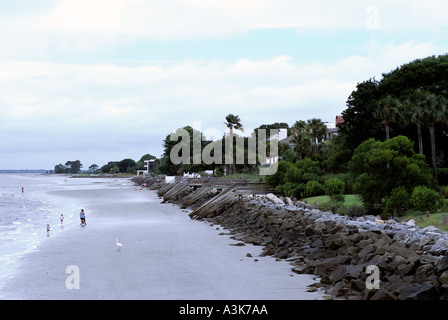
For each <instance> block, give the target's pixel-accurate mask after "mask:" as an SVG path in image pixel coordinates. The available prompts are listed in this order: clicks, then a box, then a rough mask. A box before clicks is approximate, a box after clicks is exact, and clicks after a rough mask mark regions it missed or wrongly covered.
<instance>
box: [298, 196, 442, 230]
mask: <svg viewBox="0 0 448 320" xmlns="http://www.w3.org/2000/svg"><path fill="white" fill-rule="evenodd" d="M305 200H306V201H307V202H308V204H311V205H312V204H314V202H316V203H317V207H318V208H320V209H327V208H328V203H329V202H330V197H329V196H315V197H309V198H305V199H303V201H305ZM344 207H345V208H350V207H352V208H353V207H362V201H361V198H360V197H359V195H357V194H346V195H344ZM345 213H346V212H343V214H345ZM442 215H448V212H436V213H431V215H430V217H429V218H426V216H425V214H424V212H422V211H418V210H412V209H409V210H406V211H404V212H403V213H402V215H401V216H400V218H401V219H403V221H409V220H411V219H414V220H415V224H416V225H418V226H419V227H420V228H425V227H428V226H434V227H436V228H439V229H440V230H442V231H448V226H442Z"/></svg>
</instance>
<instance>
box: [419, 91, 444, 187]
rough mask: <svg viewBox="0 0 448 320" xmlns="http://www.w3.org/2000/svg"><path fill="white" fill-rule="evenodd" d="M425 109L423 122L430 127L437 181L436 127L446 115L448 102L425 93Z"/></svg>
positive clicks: (432, 158)
mask: <svg viewBox="0 0 448 320" xmlns="http://www.w3.org/2000/svg"><path fill="white" fill-rule="evenodd" d="M423 97H424V100H423V104H422V106H423V109H422V120H423V121H424V123H425V124H426V125H427V126H428V127H429V135H430V139H431V165H432V168H433V171H434V179H435V180H436V181H437V164H436V142H435V137H434V126H435V124H436V123H438V122H441V121H442V120H443V119H444V118H445V115H446V111H447V105H446V104H447V101H446V99H445V98H443V97H438V96H436V95H435V94H433V93H430V92H423Z"/></svg>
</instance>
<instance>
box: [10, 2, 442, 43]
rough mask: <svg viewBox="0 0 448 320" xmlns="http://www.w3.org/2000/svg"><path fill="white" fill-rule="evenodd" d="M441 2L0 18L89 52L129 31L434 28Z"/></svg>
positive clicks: (62, 10)
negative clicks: (18, 18)
mask: <svg viewBox="0 0 448 320" xmlns="http://www.w3.org/2000/svg"><path fill="white" fill-rule="evenodd" d="M447 10H448V3H446V1H443V0H428V1H425V2H422V1H419V0H411V1H404V0H397V1H393V2H391V1H385V0H382V1H375V3H374V4H372V2H371V1H359V0H342V1H325V0H315V1H307V2H305V1H296V0H245V1H239V0H225V1H207V0H169V1H163V2H162V1H158V0H65V1H59V2H57V4H56V5H55V6H54V7H50V8H48V9H47V10H46V11H44V12H40V13H39V14H36V15H34V16H33V15H31V17H27V20H26V22H24V21H21V22H20V23H19V22H17V21H16V20H14V19H8V18H6V17H5V18H4V20H5V21H7V23H8V24H7V25H11V24H12V25H13V26H14V28H13V29H16V31H17V32H18V34H19V35H22V36H26V35H25V32H28V33H30V34H31V35H32V36H35V35H37V33H39V34H40V35H41V36H38V37H37V39H38V40H39V41H42V42H44V43H47V42H48V36H50V38H52V39H57V46H58V47H59V48H60V49H67V50H72V49H75V50H78V51H79V52H84V51H87V52H90V51H92V50H95V48H103V47H104V46H108V45H111V44H114V45H116V44H122V43H126V42H129V41H132V40H133V39H136V38H147V39H153V40H158V41H172V40H193V39H195V40H197V39H223V38H228V37H234V36H236V35H244V34H247V33H249V32H251V31H253V30H260V29H285V28H288V29H297V30H298V31H300V32H303V31H306V30H316V29H317V30H319V29H321V30H326V31H327V32H328V31H329V32H334V31H337V30H341V29H352V30H364V31H365V30H368V29H379V30H380V31H385V32H403V31H405V32H411V31H421V30H427V31H428V30H429V31H432V32H440V31H441V30H442V29H443V28H444V27H446V26H447V24H448V21H447V19H446V17H445V15H444V12H446V11H447ZM397 13H399V14H397ZM2 32H3V33H5V34H6V35H8V34H10V33H8V32H9V31H8V29H6V30H3V31H2ZM18 34H17V33H16V34H14V33H13V34H10V37H9V41H12V42H14V38H13V37H14V36H17V35H18ZM42 35H46V36H47V39H45V37H42ZM30 40H31V41H32V42H33V43H34V41H35V40H33V39H32V38H31V37H30Z"/></svg>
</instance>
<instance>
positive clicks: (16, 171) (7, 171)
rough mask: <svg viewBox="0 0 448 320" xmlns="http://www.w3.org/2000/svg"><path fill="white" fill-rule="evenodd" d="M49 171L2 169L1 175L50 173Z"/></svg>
mask: <svg viewBox="0 0 448 320" xmlns="http://www.w3.org/2000/svg"><path fill="white" fill-rule="evenodd" d="M48 172H49V170H44V169H36V170H34V169H1V170H0V173H44V174H45V173H48Z"/></svg>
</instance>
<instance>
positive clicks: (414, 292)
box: [170, 191, 448, 300]
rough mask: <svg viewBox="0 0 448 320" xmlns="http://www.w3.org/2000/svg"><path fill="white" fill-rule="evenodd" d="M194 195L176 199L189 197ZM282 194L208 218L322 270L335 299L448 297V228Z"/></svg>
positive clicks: (242, 200)
mask: <svg viewBox="0 0 448 320" xmlns="http://www.w3.org/2000/svg"><path fill="white" fill-rule="evenodd" d="M190 192H191V191H190ZM188 194H189V192H188V191H186V192H184V193H182V194H179V195H178V196H177V197H176V198H175V199H171V200H170V202H174V203H181V202H182V198H183V197H185V196H187V195H188ZM206 198H207V197H206ZM206 198H203V199H200V200H199V201H198V202H196V203H195V204H193V205H192V206H193V207H195V206H198V205H200V204H201V203H203V202H204V201H205V200H208V198H207V199H206ZM280 200H281V201H278V198H277V197H275V196H273V197H272V196H269V197H257V198H255V199H253V197H248V196H235V198H234V199H233V200H232V201H231V202H230V203H227V204H226V205H224V206H221V207H218V208H216V210H215V211H213V212H212V213H210V214H208V215H207V217H206V218H204V220H206V221H208V222H210V223H213V224H219V225H221V226H223V227H225V228H227V229H229V230H230V231H231V232H232V233H233V238H234V239H236V240H239V241H243V242H246V243H251V244H254V245H260V246H263V255H271V256H274V257H277V258H279V259H287V260H288V261H289V262H290V263H291V264H292V271H294V272H296V273H300V274H305V273H306V274H314V275H317V276H319V278H320V282H321V284H322V286H324V288H325V290H326V292H327V293H328V294H329V295H331V296H333V297H343V298H346V299H368V300H370V299H371V300H386V299H387V300H426V299H430V300H439V299H443V300H446V299H448V256H447V252H448V235H447V234H446V233H445V232H442V231H440V230H439V229H437V228H435V227H427V228H423V229H420V228H419V227H417V226H414V225H407V224H402V223H398V222H395V221H392V220H390V221H383V220H379V219H377V218H375V217H372V216H364V217H358V218H356V219H355V218H349V217H347V216H339V215H337V214H333V213H330V212H322V211H320V210H317V209H312V208H311V207H310V206H309V205H305V204H302V203H293V202H292V201H291V200H290V199H280ZM369 266H371V267H369ZM368 267H369V269H367V268H368ZM371 270H373V271H371ZM374 271H376V272H377V273H376V274H375V272H374ZM376 276H378V280H379V283H378V284H377V285H374V284H375V282H374V280H375V279H376V278H375V277H376ZM369 285H371V286H369ZM372 286H373V288H372Z"/></svg>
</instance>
